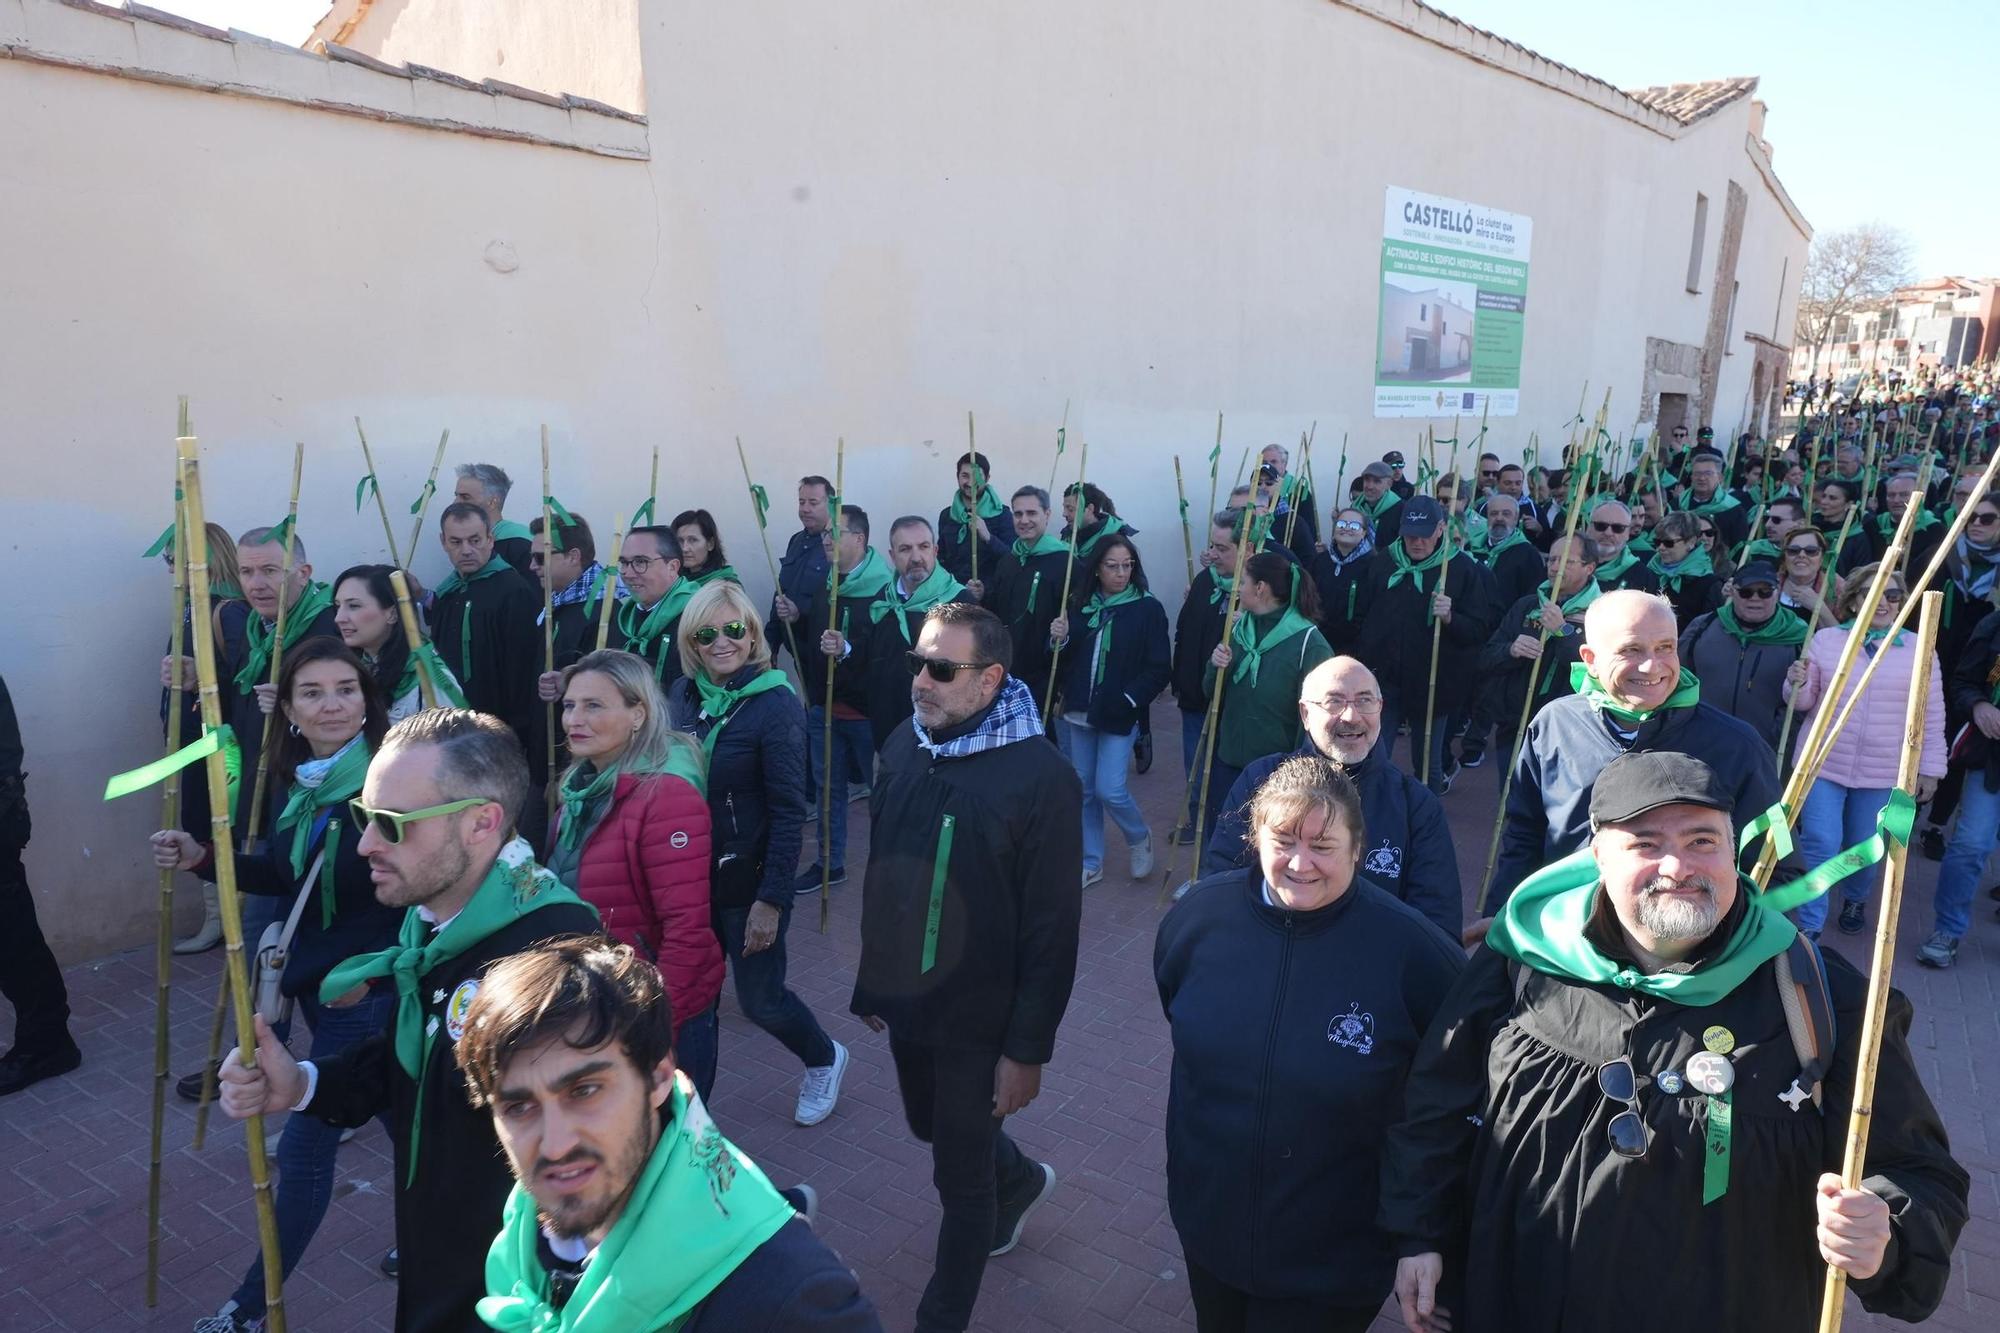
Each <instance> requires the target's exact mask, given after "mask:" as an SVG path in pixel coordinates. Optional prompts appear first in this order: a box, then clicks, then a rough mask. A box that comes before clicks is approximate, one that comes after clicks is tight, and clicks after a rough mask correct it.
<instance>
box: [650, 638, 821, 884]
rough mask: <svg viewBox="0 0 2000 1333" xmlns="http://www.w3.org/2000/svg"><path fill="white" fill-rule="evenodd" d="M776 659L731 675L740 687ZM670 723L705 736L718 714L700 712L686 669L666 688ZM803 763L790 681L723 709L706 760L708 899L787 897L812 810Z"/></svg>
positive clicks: (800, 718)
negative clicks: (710, 848) (711, 858)
mask: <svg viewBox="0 0 2000 1333" xmlns="http://www.w3.org/2000/svg"><path fill="white" fill-rule="evenodd" d="M777 669H778V668H777V667H775V666H766V667H761V668H760V667H745V668H743V669H742V670H741V671H739V672H737V673H736V674H735V675H734V676H731V677H730V678H729V685H730V687H731V688H733V689H740V688H741V687H742V686H744V685H745V684H747V683H748V682H749V681H750V680H751V679H753V678H754V677H755V676H756V675H757V673H758V672H759V671H760V670H762V671H776V670H777ZM667 715H668V718H669V720H670V721H671V722H672V723H673V726H674V729H675V730H676V731H685V732H687V733H688V734H689V735H691V736H693V737H694V738H695V739H696V740H702V741H705V740H707V739H708V734H709V732H711V731H713V730H714V729H715V727H716V721H715V719H713V718H710V717H707V716H706V715H704V714H703V713H702V704H701V695H700V693H699V692H698V691H697V690H696V688H695V683H694V682H693V681H692V680H689V679H688V678H686V677H682V678H681V679H679V680H677V681H675V682H674V683H673V686H672V688H671V689H669V690H668V692H667ZM812 791H813V785H812V777H811V774H810V773H809V772H808V771H807V768H806V714H805V709H804V708H803V707H801V706H800V704H799V697H798V696H797V695H796V694H794V693H792V691H791V690H789V689H783V690H766V691H765V692H764V693H762V694H753V695H751V696H750V697H749V698H747V699H744V700H742V701H740V702H739V703H738V704H737V705H736V706H735V707H734V708H732V709H731V710H730V711H729V714H728V717H727V719H726V724H725V725H724V726H723V728H722V734H721V735H719V736H717V737H716V739H715V748H714V750H713V751H712V752H711V753H710V755H709V760H708V815H709V827H710V829H711V830H713V837H712V840H711V845H712V846H713V848H714V869H713V871H711V873H710V875H709V895H710V900H711V901H712V902H713V903H714V905H715V906H716V907H717V908H731V907H748V906H749V905H750V904H751V903H752V902H767V903H769V904H771V905H772V906H773V907H790V906H791V905H792V882H793V880H794V879H795V878H796V876H797V873H798V866H799V845H800V842H801V841H802V840H803V838H804V836H805V825H806V820H807V819H809V818H811V816H812V812H813V800H812Z"/></svg>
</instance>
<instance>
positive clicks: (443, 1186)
mask: <svg viewBox="0 0 2000 1333" xmlns="http://www.w3.org/2000/svg"><path fill="white" fill-rule="evenodd" d="M527 800H528V766H527V763H526V761H525V759H524V758H523V757H522V755H521V747H520V744H519V742H518V741H516V740H515V738H514V736H513V735H512V734H511V733H510V732H509V731H508V729H507V728H506V727H505V726H503V725H502V724H501V723H500V722H499V721H498V720H496V719H494V718H492V717H488V716H486V715H484V714H480V713H475V712H471V711H468V710H463V709H457V710H454V709H431V710H429V711H427V712H422V713H418V714H417V715H416V716H414V717H410V718H406V719H405V720H403V721H402V722H399V723H397V724H396V726H395V727H394V728H392V729H391V730H390V732H389V735H388V737H387V739H385V740H384V741H383V743H382V748H381V749H380V750H378V751H377V752H376V755H375V758H374V761H373V762H372V763H370V764H369V766H368V777H367V780H366V781H365V782H364V783H363V785H362V788H361V796H360V799H358V800H357V801H355V802H353V803H352V804H353V811H352V813H353V814H354V816H355V818H356V820H357V823H359V824H360V825H361V827H362V834H361V841H360V843H359V850H360V853H361V855H362V856H364V857H366V858H367V860H368V864H369V867H370V870H371V871H372V873H373V875H374V879H375V896H376V898H377V899H378V900H379V901H381V902H382V903H384V904H386V905H388V906H391V907H405V908H408V909H409V911H408V913H407V915H406V916H405V917H404V920H403V928H402V935H401V939H400V941H399V943H398V944H397V945H396V946H395V947H393V948H390V949H387V950H385V951H383V952H382V953H379V954H363V955H361V956H360V957H357V958H351V959H349V960H347V961H346V962H344V963H342V964H340V965H338V966H337V967H335V968H334V969H333V971H332V972H331V973H330V974H329V975H328V977H327V979H326V981H325V982H324V983H323V984H322V986H321V988H320V993H321V995H322V996H323V997H324V998H326V999H329V1000H330V999H333V998H335V997H337V996H340V995H344V994H346V993H347V992H349V991H351V990H353V989H354V988H355V987H356V986H361V985H366V984H370V983H374V982H378V981H379V982H381V983H383V984H389V985H393V986H394V987H395V989H396V993H397V995H398V997H399V999H398V1007H397V1011H396V1019H395V1023H394V1026H393V1028H392V1030H391V1031H390V1032H389V1033H386V1034H384V1035H382V1036H379V1037H375V1038H372V1039H370V1040H368V1041H365V1042H362V1043H361V1044H360V1045H358V1046H355V1047H353V1048H351V1049H350V1050H348V1051H345V1052H343V1053H342V1054H340V1055H337V1056H334V1057H332V1058H331V1059H328V1060H324V1061H320V1062H313V1061H306V1062H304V1063H301V1062H299V1061H297V1060H294V1059H293V1058H292V1056H291V1055H290V1053H289V1052H287V1051H286V1050H285V1047H284V1044H283V1043H282V1042H280V1041H279V1040H278V1039H277V1037H276V1036H275V1035H274V1034H273V1033H272V1031H271V1029H270V1027H269V1026H268V1025H267V1024H266V1023H265V1022H264V1020H263V1019H261V1018H260V1019H258V1020H257V1050H256V1062H255V1064H254V1066H250V1067H246V1066H244V1065H243V1064H241V1063H240V1062H238V1061H237V1060H236V1059H235V1058H234V1057H233V1056H232V1057H230V1058H229V1059H226V1060H224V1061H223V1063H222V1069H221V1071H220V1074H219V1078H220V1081H221V1082H220V1087H221V1102H222V1109H223V1110H224V1111H225V1112H226V1113H227V1114H228V1115H230V1116H231V1117H232V1118H234V1119H237V1120H243V1119H247V1118H248V1117H250V1116H252V1115H260V1114H261V1115H276V1114H280V1113H282V1112H286V1111H293V1112H304V1113H305V1114H307V1115H314V1116H318V1117H319V1118H320V1119H322V1120H324V1121H326V1122H327V1123H328V1124H330V1125H334V1126H336V1127H339V1128H343V1129H345V1128H357V1127H359V1126H361V1125H365V1124H366V1123H368V1121H370V1120H371V1119H373V1118H375V1117H376V1116H378V1115H386V1116H387V1117H388V1120H389V1123H390V1126H391V1131H390V1138H391V1139H392V1140H393V1142H394V1145H395V1177H394V1180H395V1189H396V1245H397V1250H398V1253H399V1255H400V1259H401V1264H400V1270H399V1272H400V1275H399V1278H398V1286H397V1292H396V1328H397V1330H398V1333H430V1331H431V1330H437V1331H438V1333H445V1331H447V1330H449V1331H450V1333H462V1330H466V1329H472V1328H477V1327H478V1323H477V1318H476V1316H475V1315H474V1313H473V1306H474V1303H475V1302H476V1301H477V1300H478V1299H479V1298H480V1297H481V1296H483V1295H485V1294H486V1283H485V1264H486V1249H487V1246H488V1244H489V1243H490V1242H491V1240H492V1237H493V1235H494V1233H495V1232H497V1231H498V1230H499V1229H500V1219H501V1208H502V1206H503V1205H504V1204H505V1202H506V1199H507V1194H508V1192H509V1191H510V1190H511V1189H512V1187H513V1178H512V1176H511V1175H510V1174H509V1173H508V1170H507V1163H506V1158H505V1157H504V1155H503V1154H502V1153H501V1152H500V1151H499V1145H498V1143H497V1142H496V1140H495V1138H494V1134H493V1122H492V1119H491V1117H490V1116H488V1115H486V1114H484V1113H483V1112H482V1111H480V1110H478V1109H477V1108H475V1107H474V1106H473V1104H472V1103H471V1101H470V1100H469V1099H468V1097H467V1093H466V1085H465V1079H464V1077H463V1075H462V1074H461V1073H460V1072H459V1069H458V1065H457V1062H456V1060H454V1058H453V1055H452V1047H453V1045H454V1044H455V1043H456V1042H457V1041H458V1038H459V1036H460V1035H461V1034H462V1033H463V1032H464V1024H465V1013H466V1010H467V1008H468V1007H469V1006H470V1005H471V1003H472V998H473V996H474V995H476V994H477V993H478V991H479V982H480V977H481V976H482V975H483V974H484V972H485V971H486V969H487V968H488V967H490V966H491V965H492V964H493V963H495V962H497V961H499V960H500V959H502V958H505V957H507V956H509V955H511V954H516V953H520V952H522V951H524V950H527V949H529V948H531V947H533V946H534V945H535V944H536V943H537V942H538V941H541V940H544V939H548V938H550V937H551V936H557V935H576V934H585V935H587V934H595V933H596V931H597V928H598V921H597V913H596V911H595V910H594V909H593V908H591V907H590V906H589V905H588V904H587V903H584V902H583V901H582V900H581V899H579V898H577V897H576V895H575V894H573V893H571V892H570V891H569V890H568V889H566V888H564V887H563V886H562V885H561V884H560V883H558V882H557V881H556V879H555V877H554V876H552V875H550V874H549V873H548V872H547V871H546V870H543V869H542V868H541V867H540V866H538V865H536V864H535V862H534V857H533V854H532V852H531V851H530V849H529V847H528V844H527V843H526V842H524V841H522V840H521V839H520V838H518V837H516V836H515V834H514V812H515V811H517V810H519V809H520V808H521V806H522V805H523V804H524V803H525V802H526V801H527ZM405 1276H406V1277H407V1279H408V1280H407V1281H405V1280H403V1277H405Z"/></svg>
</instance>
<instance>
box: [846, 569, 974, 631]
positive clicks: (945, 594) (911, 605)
mask: <svg viewBox="0 0 2000 1333" xmlns="http://www.w3.org/2000/svg"><path fill="white" fill-rule="evenodd" d="M964 591H965V585H964V584H962V583H960V582H959V581H958V580H957V579H955V578H953V577H952V576H951V572H950V571H949V570H947V569H946V568H945V567H944V566H943V565H938V566H936V567H935V568H933V569H932V570H931V572H930V573H929V574H927V575H925V576H924V581H923V582H922V583H919V584H918V585H917V586H916V587H915V588H912V589H911V590H910V595H909V596H908V597H899V596H897V595H896V589H895V586H894V584H893V583H892V584H890V585H889V586H888V587H887V588H886V589H885V590H884V591H883V593H882V595H881V596H880V597H878V598H877V599H876V600H875V601H874V602H873V603H871V604H870V606H869V607H868V621H869V623H870V624H874V625H879V624H881V623H882V621H883V619H884V618H886V617H887V616H888V615H889V614H890V613H892V612H893V613H894V614H895V617H896V623H897V624H898V625H899V626H900V627H901V629H902V631H903V642H905V643H907V644H911V645H915V643H916V641H917V636H916V635H914V634H912V633H911V632H910V613H911V612H913V611H914V612H916V613H918V614H919V615H921V614H922V613H923V612H925V611H928V610H930V609H931V608H932V607H934V606H941V605H943V604H944V603H946V602H948V601H950V600H951V599H952V598H954V597H956V596H958V595H959V594H960V593H962V592H964Z"/></svg>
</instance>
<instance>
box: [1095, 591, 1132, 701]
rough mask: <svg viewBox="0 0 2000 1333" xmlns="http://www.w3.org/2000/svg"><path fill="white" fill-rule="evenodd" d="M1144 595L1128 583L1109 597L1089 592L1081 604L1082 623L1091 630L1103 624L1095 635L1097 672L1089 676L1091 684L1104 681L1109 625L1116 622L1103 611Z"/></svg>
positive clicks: (1098, 592)
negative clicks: (1120, 590)
mask: <svg viewBox="0 0 2000 1333" xmlns="http://www.w3.org/2000/svg"><path fill="white" fill-rule="evenodd" d="M1145 596H1146V594H1145V593H1144V592H1142V591H1141V590H1140V589H1138V588H1134V587H1132V586H1130V585H1129V584H1128V585H1127V586H1126V588H1125V591H1123V592H1121V593H1117V594H1115V595H1114V596H1111V597H1106V596H1105V595H1104V593H1103V591H1102V590H1099V591H1097V592H1094V593H1092V594H1090V600H1089V601H1087V602H1085V603H1084V604H1083V623H1084V624H1085V625H1087V626H1089V627H1090V628H1091V629H1093V630H1095V629H1097V627H1098V625H1099V624H1100V623H1102V624H1103V626H1104V628H1103V629H1102V630H1099V631H1098V635H1097V674H1096V675H1094V676H1092V677H1091V678H1090V683H1091V684H1092V685H1093V686H1096V685H1102V684H1103V683H1104V663H1105V661H1106V660H1107V659H1108V658H1110V656H1111V627H1112V626H1113V625H1115V624H1117V623H1118V622H1117V619H1116V618H1115V617H1113V616H1108V615H1105V614H1104V613H1105V612H1107V611H1109V610H1110V609H1111V608H1112V607H1114V606H1126V605H1128V604H1130V603H1132V602H1136V601H1139V600H1141V599H1143V598H1144V597H1145Z"/></svg>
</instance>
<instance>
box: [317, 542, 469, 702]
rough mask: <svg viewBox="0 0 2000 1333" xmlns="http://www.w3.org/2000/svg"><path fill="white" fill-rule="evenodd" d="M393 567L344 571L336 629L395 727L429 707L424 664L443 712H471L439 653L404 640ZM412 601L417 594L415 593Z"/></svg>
mask: <svg viewBox="0 0 2000 1333" xmlns="http://www.w3.org/2000/svg"><path fill="white" fill-rule="evenodd" d="M394 572H395V571H394V569H393V568H392V567H391V566H389V565H356V566H354V568H352V569H346V570H342V571H341V574H340V577H339V578H337V579H335V580H334V581H333V624H334V628H336V629H338V630H339V631H340V641H341V642H342V643H344V644H346V645H347V646H348V647H349V648H352V649H353V650H354V651H355V652H356V653H357V654H358V655H359V656H360V658H361V660H362V662H363V663H364V664H365V665H366V666H367V667H368V670H369V673H370V674H371V675H373V676H374V677H375V684H376V687H377V688H379V689H380V690H381V691H382V695H383V697H384V698H386V699H387V700H388V701H389V721H390V723H391V724H392V725H393V724H394V723H397V722H401V721H402V720H403V719H404V718H406V717H408V716H410V714H412V713H415V712H419V711H420V710H422V708H423V706H424V695H423V688H422V686H421V685H420V684H419V682H418V680H417V663H418V661H419V660H420V659H421V660H422V662H423V663H424V665H425V666H426V667H427V668H429V671H430V677H431V687H432V688H433V689H434V690H436V691H437V701H438V706H439V707H441V708H463V707H465V695H464V693H463V692H462V691H461V690H460V689H459V688H458V677H456V676H454V675H452V674H451V668H450V667H448V666H446V665H445V664H444V659H443V658H442V657H439V656H438V654H437V649H435V648H433V647H431V645H430V644H429V643H428V642H426V643H425V644H423V645H422V646H421V647H420V648H419V649H418V650H417V651H416V652H414V653H412V652H411V651H410V644H409V640H407V639H405V638H404V637H403V618H402V615H401V613H400V612H399V611H398V610H397V608H396V587H395V585H394V584H392V583H390V582H389V575H390V574H392V573H394ZM410 592H411V595H412V596H414V595H415V594H416V589H415V588H414V587H412V588H411V590H410Z"/></svg>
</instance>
